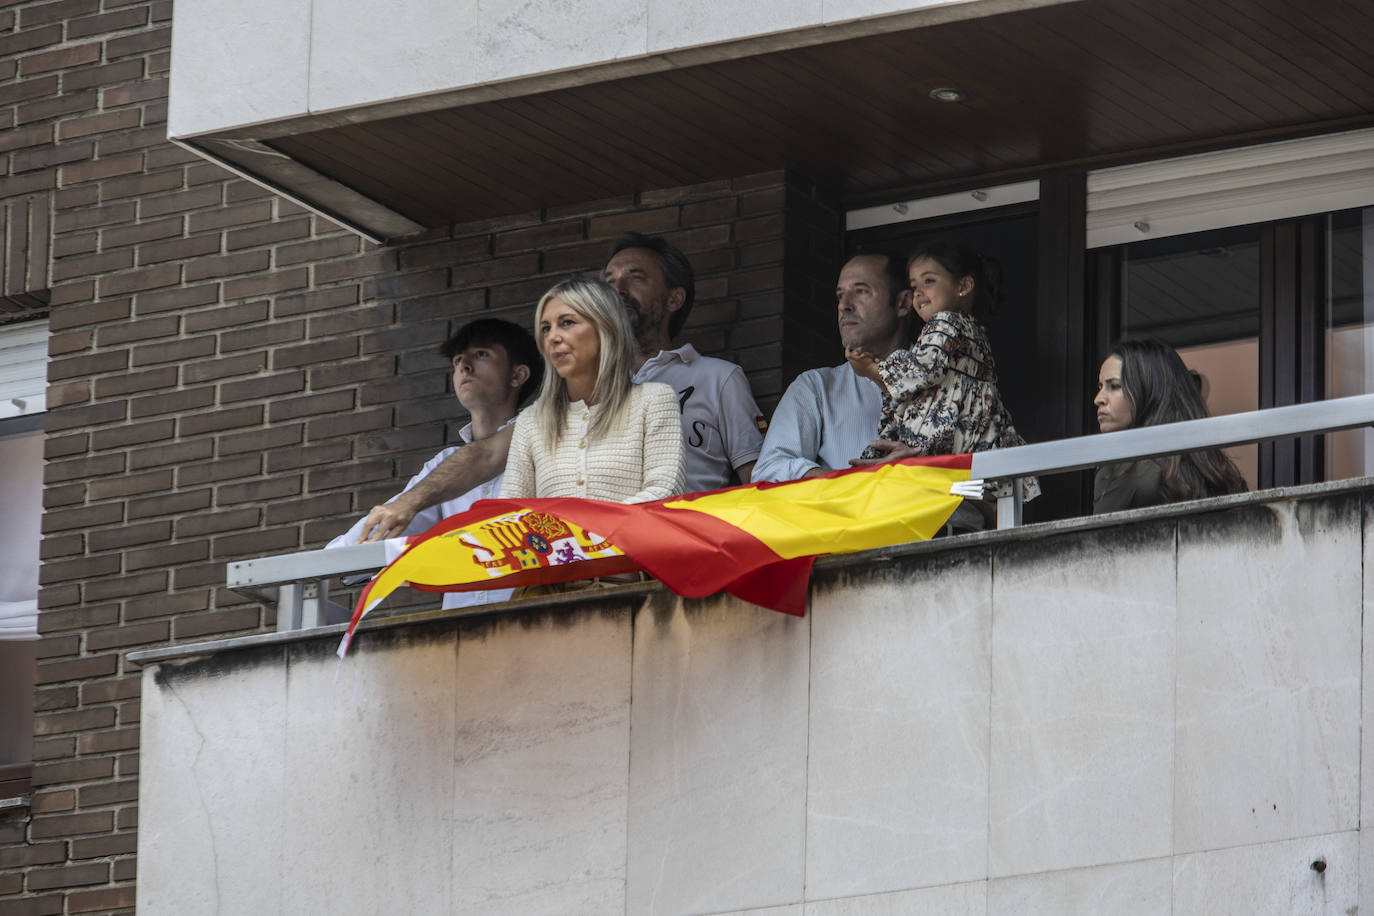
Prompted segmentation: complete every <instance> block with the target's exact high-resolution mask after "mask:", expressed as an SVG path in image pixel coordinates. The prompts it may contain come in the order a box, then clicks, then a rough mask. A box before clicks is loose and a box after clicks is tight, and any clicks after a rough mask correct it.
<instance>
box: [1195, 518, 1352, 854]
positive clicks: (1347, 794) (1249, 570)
mask: <svg viewBox="0 0 1374 916" xmlns="http://www.w3.org/2000/svg"><path fill="white" fill-rule="evenodd" d="M1358 513H1359V502H1358V500H1357V499H1346V500H1342V499H1340V498H1337V499H1334V500H1326V501H1323V502H1321V503H1318V504H1316V505H1315V506H1314V505H1313V504H1310V503H1308V504H1303V503H1299V504H1294V503H1277V504H1270V505H1266V506H1254V507H1252V508H1248V509H1245V510H1236V511H1232V512H1228V513H1224V514H1222V513H1219V514H1217V515H1215V516H1201V517H1198V518H1195V519H1184V520H1180V523H1179V563H1178V566H1179V571H1178V596H1179V597H1178V601H1179V665H1178V668H1179V673H1178V726H1177V739H1176V740H1177V755H1178V756H1177V766H1176V777H1175V778H1176V794H1175V809H1174V817H1175V851H1176V852H1179V853H1184V852H1194V851H1200V850H1205V849H1216V848H1219V847H1225V846H1239V845H1242V844H1247V843H1255V842H1262V841H1268V840H1276V839H1282V838H1285V837H1294V836H1311V835H1316V834H1324V833H1335V832H1339V831H1341V830H1349V829H1354V828H1356V827H1357V826H1358V823H1359V822H1358V814H1359V808H1358V803H1359V767H1360V759H1359V758H1360V615H1361V608H1360V600H1361V574H1360V559H1361V552H1360V517H1359V514H1358Z"/></svg>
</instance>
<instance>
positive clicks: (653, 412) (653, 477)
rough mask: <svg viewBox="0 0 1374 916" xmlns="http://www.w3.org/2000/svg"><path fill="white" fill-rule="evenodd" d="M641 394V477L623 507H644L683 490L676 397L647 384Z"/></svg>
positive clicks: (661, 387) (683, 460)
mask: <svg viewBox="0 0 1374 916" xmlns="http://www.w3.org/2000/svg"><path fill="white" fill-rule="evenodd" d="M649 385H651V386H652V387H650V388H649V390H647V391H645V392H644V395H645V397H644V402H645V403H644V425H643V429H644V475H643V477H642V478H641V479H642V481H643V484H642V487H641V489H640V491H639V492H638V493H636V494H635V495H633V496H631V497H630V498H629V499H626V500H625V502H627V503H647V502H652V501H654V500H656V499H667V498H668V497H670V496H677V495H678V494H679V493H681V492H682V490H683V488H684V487H686V486H687V459H686V456H685V453H684V451H683V447H682V413H681V411H679V410H678V406H677V395H676V394H675V393H674V392H673V389H671V388H669V387H668V386H667V385H660V384H656V383H649Z"/></svg>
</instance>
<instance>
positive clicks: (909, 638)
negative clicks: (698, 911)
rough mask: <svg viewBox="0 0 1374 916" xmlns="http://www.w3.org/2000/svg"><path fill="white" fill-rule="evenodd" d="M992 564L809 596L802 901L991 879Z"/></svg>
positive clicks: (927, 567)
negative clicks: (808, 729)
mask: <svg viewBox="0 0 1374 916" xmlns="http://www.w3.org/2000/svg"><path fill="white" fill-rule="evenodd" d="M991 569H992V564H991V560H990V557H989V554H988V553H986V552H984V551H977V552H974V553H972V554H971V555H970V554H963V555H953V554H946V555H941V556H938V557H931V558H930V559H929V560H928V561H926V562H923V563H922V564H921V565H913V566H912V567H911V572H910V573H908V572H907V570H905V569H904V570H903V572H902V574H901V576H900V577H897V576H895V575H877V576H875V577H873V578H871V579H869V580H868V581H862V582H860V581H853V580H842V582H841V584H840V587H830V588H821V589H817V590H815V592H814V593H813V596H812V605H811V614H812V624H811V626H812V651H811V734H810V753H809V772H808V778H807V823H806V859H807V865H806V888H807V896H808V897H821V898H824V897H844V896H851V895H855V894H871V893H875V892H879V891H890V890H897V889H901V888H910V887H921V886H926V885H937V884H949V883H953V882H955V881H969V880H974V879H978V878H981V877H983V876H984V875H985V874H986V873H987V818H988V702H989V694H990V691H991V661H990V658H989V656H990V653H991V642H992V589H991V585H990V575H991Z"/></svg>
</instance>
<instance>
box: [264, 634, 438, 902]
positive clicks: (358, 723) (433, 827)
mask: <svg viewBox="0 0 1374 916" xmlns="http://www.w3.org/2000/svg"><path fill="white" fill-rule="evenodd" d="M332 648H333V647H332V646H331V645H329V644H328V642H326V641H322V640H315V641H312V642H308V643H301V644H297V645H295V646H293V647H292V648H291V653H290V655H289V658H288V665H289V668H288V670H287V676H286V682H287V691H286V766H287V770H288V772H290V773H292V774H294V782H293V789H292V791H291V793H290V794H289V795H288V796H287V797H286V798H284V799H282V806H283V808H284V810H285V813H286V831H285V833H286V844H285V849H284V851H283V860H284V862H285V864H286V874H288V875H290V876H291V879H290V880H289V881H287V882H285V884H284V885H283V886H282V910H283V912H284V913H350V912H351V913H386V912H391V913H443V912H448V911H449V910H450V908H451V906H450V905H451V880H452V874H451V871H450V868H449V863H450V862H451V860H452V850H453V825H452V818H451V816H450V813H451V812H452V810H453V751H452V748H453V736H454V696H455V688H454V685H455V680H456V669H457V653H458V637H457V634H456V633H455V632H454V631H453V630H448V631H447V632H443V633H439V634H437V635H436V634H434V633H433V631H426V630H416V629H411V630H405V631H381V632H375V633H364V634H362V635H361V636H359V637H358V639H357V640H355V641H354V644H353V647H352V650H351V651H350V652H349V655H348V658H347V659H346V660H345V661H344V662H343V664H342V665H340V664H339V660H338V658H337V657H336V656H335V655H334V653H333V651H331V650H332Z"/></svg>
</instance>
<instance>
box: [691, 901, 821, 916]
mask: <svg viewBox="0 0 1374 916" xmlns="http://www.w3.org/2000/svg"><path fill="white" fill-rule="evenodd" d="M710 916H804V914H803V913H802V905H801V904H800V903H793V904H790V905H788V906H766V907H763V908H762V909H758V910H731V911H730V912H728V913H712V914H710Z"/></svg>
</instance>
